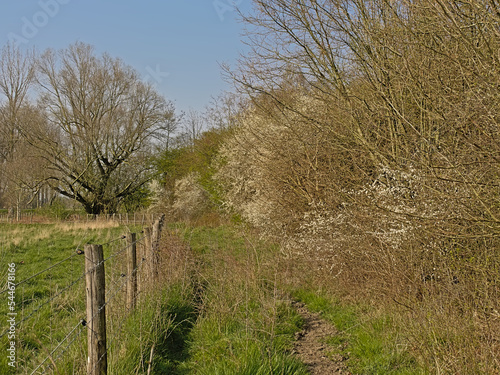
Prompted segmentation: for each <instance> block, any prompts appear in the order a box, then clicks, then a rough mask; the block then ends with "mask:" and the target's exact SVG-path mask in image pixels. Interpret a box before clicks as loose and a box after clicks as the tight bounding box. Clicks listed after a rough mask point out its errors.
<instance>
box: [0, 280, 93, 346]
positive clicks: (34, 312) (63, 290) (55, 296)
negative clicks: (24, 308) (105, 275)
mask: <svg viewBox="0 0 500 375" xmlns="http://www.w3.org/2000/svg"><path fill="white" fill-rule="evenodd" d="M89 272H90V271H89ZM87 273H88V272H86V273H84V274H83V275H82V276H80V277H79V278H78V279H76V280H75V281H73V282H72V283H71V284H69V285H68V286H67V287H65V288H64V289H62V290H61V291H60V292H59V293H57V294H55V295H53V296H52V298H50V299H48V300H47V301H45V302H43V303H41V304H40V305H38V306H37V307H36V308H35V309H34V310H33V312H32V313H31V314H29V315H28V316H26V317H24V318H23V319H22V320H20V321H19V322H17V323H16V324H15V325H14V327H18V326H19V325H21V324H22V323H24V322H25V321H26V320H28V319H29V318H31V317H32V316H33V315H35V314H36V313H37V312H38V311H40V309H41V308H42V307H43V306H45V305H47V304H48V303H50V302H52V301H53V300H54V299H56V298H57V297H59V296H60V295H61V294H63V293H64V292H65V291H66V290H68V289H69V288H71V287H72V286H73V285H75V284H76V283H77V282H79V281H80V280H82V279H83V278H84V277H85V275H86V274H87ZM8 332H9V329H6V330H5V331H4V332H3V333H2V334H1V335H0V338H2V337H4V336H5V335H6V334H7V333H8Z"/></svg>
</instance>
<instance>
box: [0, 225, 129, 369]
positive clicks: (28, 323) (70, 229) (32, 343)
mask: <svg viewBox="0 0 500 375" xmlns="http://www.w3.org/2000/svg"><path fill="white" fill-rule="evenodd" d="M130 229H132V230H134V228H126V227H123V226H119V225H118V224H116V223H113V222H95V223H92V222H90V223H57V224H0V259H1V262H0V264H1V265H2V267H1V271H0V280H1V282H0V285H1V286H2V287H1V290H2V291H3V292H2V294H0V301H1V302H0V316H2V333H0V334H3V337H1V339H0V340H1V343H2V347H7V344H8V343H9V342H10V340H9V339H8V335H6V334H5V330H6V328H7V327H8V326H7V325H6V324H7V321H6V317H7V313H8V312H9V311H8V308H9V305H8V301H9V299H8V296H9V294H8V292H6V291H5V289H6V288H7V277H8V274H7V273H8V267H7V266H8V264H12V263H14V264H15V270H16V272H15V278H16V280H15V282H16V283H20V284H19V285H18V286H17V287H16V289H15V313H16V314H17V315H16V316H15V318H16V323H18V324H19V325H18V326H17V327H16V337H15V342H16V364H17V368H16V369H13V368H12V367H11V366H9V365H8V359H7V356H6V355H2V356H1V357H0V373H2V374H31V373H32V372H34V373H43V371H47V373H52V372H53V373H61V374H70V373H79V371H80V370H82V369H83V368H84V366H85V361H86V336H87V332H86V331H85V329H84V327H83V326H82V325H81V324H80V322H81V320H82V319H84V318H85V298H86V297H85V277H84V264H85V258H84V255H83V254H82V255H79V254H77V250H79V249H80V250H83V248H84V245H85V244H86V243H97V244H104V246H103V247H104V255H105V257H109V256H110V255H111V254H113V253H115V252H117V251H119V250H120V249H121V248H122V247H124V246H125V240H123V239H121V237H122V235H123V234H125V233H126V232H127V231H129V230H130ZM121 259H122V257H112V258H111V259H109V261H107V262H106V264H105V267H106V268H107V269H106V275H107V285H108V288H110V287H113V285H117V286H120V276H121V274H122V272H123V269H124V265H123V264H122V263H123V262H122V261H121ZM44 270H45V271H44ZM119 299H123V298H122V296H121V294H120V293H117V298H116V301H117V302H118V304H119V303H120V301H118V300H119ZM114 309H117V310H120V309H121V308H120V307H119V306H113V305H110V308H109V309H108V311H109V313H108V314H110V315H113V310H114ZM39 365H41V366H40V367H39V368H38V369H37V367H38V366H39ZM35 369H37V370H36V371H35Z"/></svg>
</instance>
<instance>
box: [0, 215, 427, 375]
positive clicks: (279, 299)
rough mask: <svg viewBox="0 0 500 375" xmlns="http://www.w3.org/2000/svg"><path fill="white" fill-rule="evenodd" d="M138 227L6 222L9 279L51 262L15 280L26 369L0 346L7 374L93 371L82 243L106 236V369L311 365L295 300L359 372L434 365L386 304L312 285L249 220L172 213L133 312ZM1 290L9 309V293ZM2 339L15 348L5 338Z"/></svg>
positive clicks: (178, 372)
mask: <svg viewBox="0 0 500 375" xmlns="http://www.w3.org/2000/svg"><path fill="white" fill-rule="evenodd" d="M140 229H141V228H127V227H124V226H119V225H117V224H115V223H95V224H66V223H59V224H36V225H27V224H20V225H17V224H16V225H14V224H11V225H8V224H5V225H4V224H2V225H0V238H1V242H0V250H1V251H0V257H1V259H2V264H3V265H5V267H2V271H1V272H2V273H1V277H2V279H3V280H7V270H8V267H7V264H9V263H15V264H16V282H20V281H22V280H26V279H28V278H30V277H32V276H33V275H36V274H38V273H40V272H41V271H42V270H45V269H47V268H49V267H53V268H50V269H49V270H47V271H45V272H43V273H41V274H39V275H37V276H35V277H33V278H31V279H28V280H27V281H26V282H24V283H22V284H20V285H18V287H17V288H16V296H15V298H16V300H15V301H16V312H17V313H18V315H17V317H16V320H17V321H18V322H19V321H21V320H23V319H26V321H25V322H23V323H21V325H20V326H19V327H18V328H17V332H16V333H17V337H16V340H17V343H16V345H17V352H16V355H17V364H18V368H17V369H15V370H13V369H11V368H9V366H8V362H7V356H6V355H3V357H2V358H0V373H2V374H31V373H36V374H42V373H47V374H61V375H62V374H64V375H66V374H84V373H85V372H86V368H85V366H86V353H87V348H86V340H87V330H86V328H85V327H83V326H82V325H81V324H80V322H81V320H82V319H84V318H85V280H84V278H83V279H80V278H81V277H82V274H83V273H84V258H83V256H81V255H74V254H76V250H77V249H80V248H83V245H84V244H85V243H89V242H91V243H100V244H103V245H104V252H105V258H107V257H110V256H111V257H110V258H109V259H108V260H107V261H106V262H105V267H106V275H107V278H106V291H107V296H106V299H107V300H108V299H109V298H112V300H111V301H110V303H109V305H107V306H106V309H107V310H106V313H107V318H108V319H107V321H108V327H107V336H108V374H111V375H123V374H166V373H168V374H173V375H187V374H206V375H212V374H227V375H230V374H239V375H240V374H247V375H265V374H282V375H306V374H308V373H309V372H308V369H307V368H306V366H305V365H304V364H302V363H301V362H300V361H299V360H298V358H297V357H296V356H295V355H294V342H295V338H296V335H297V333H298V332H299V331H301V330H302V329H303V326H304V321H303V318H302V317H301V316H300V315H299V313H298V312H297V311H296V310H295V309H294V308H293V304H292V300H296V301H301V302H303V303H305V304H306V305H307V306H308V308H309V309H310V310H311V311H316V312H320V313H321V314H322V316H323V317H324V319H326V320H329V321H330V322H332V323H333V324H334V325H335V326H336V327H337V329H338V331H339V334H338V335H336V336H334V337H331V338H328V339H327V340H326V341H325V345H327V347H328V349H327V350H326V351H325V353H326V354H327V355H328V356H331V358H332V359H336V360H338V358H343V361H344V362H345V363H346V364H347V365H348V368H349V370H350V371H351V372H352V373H355V374H393V375H396V374H425V373H427V372H426V371H425V370H424V369H422V368H421V367H419V365H418V364H417V361H416V360H415V358H414V357H412V355H411V351H410V350H409V348H408V346H407V345H406V342H405V340H404V338H398V335H397V328H395V325H394V324H393V322H392V321H391V319H390V318H389V317H388V315H387V314H385V315H384V313H377V312H376V311H374V309H373V308H371V307H369V306H362V305H359V304H356V303H352V304H346V303H343V302H341V301H339V300H336V299H334V298H333V297H332V295H331V294H329V293H328V291H325V290H318V289H317V288H316V287H315V286H314V285H311V284H308V283H307V282H305V281H304V278H305V277H306V276H307V275H306V273H304V274H301V275H297V274H296V272H301V271H300V267H298V266H297V265H296V264H294V263H293V260H291V259H288V258H287V257H286V256H285V255H284V254H283V253H282V252H281V251H280V248H279V246H277V245H274V244H272V243H267V242H264V241H261V240H259V239H258V237H257V236H256V235H255V234H253V233H252V232H251V231H250V230H248V229H245V228H243V227H242V226H241V225H235V224H228V223H226V224H221V225H209V224H207V223H205V224H204V225H188V224H185V223H170V224H169V225H168V228H167V229H166V230H164V232H163V239H162V249H161V272H160V279H159V281H158V283H157V284H155V285H151V284H148V283H147V281H146V280H141V277H140V276H139V291H140V292H139V296H138V303H137V306H136V308H135V309H134V310H133V311H127V309H126V308H125V304H124V292H122V291H121V287H122V284H123V281H122V280H123V277H122V274H123V273H124V272H126V271H125V269H124V266H125V265H124V264H123V263H124V262H123V256H121V253H120V249H122V248H123V247H124V245H125V242H124V240H123V239H121V236H122V235H123V234H124V233H126V232H127V231H135V232H139V231H140ZM138 237H140V234H138ZM138 251H139V254H140V251H141V250H140V247H139V249H138ZM113 254H118V255H116V256H112V255H113ZM139 259H140V256H139ZM60 262H62V263H60ZM59 263H60V264H59ZM139 275H141V273H140V272H139ZM299 279H300V280H302V281H300V282H296V280H299ZM2 290H3V289H2ZM0 301H1V303H0V315H1V316H2V317H5V316H6V314H7V312H8V310H7V309H8V303H7V302H8V299H7V293H3V294H1V295H0ZM4 322H6V320H5V319H4V320H3V323H2V328H3V329H5V328H4V327H5V324H4ZM395 338H396V339H395ZM1 340H2V346H3V347H6V345H7V340H6V337H2V338H1ZM43 361H45V362H43ZM41 363H43V365H42V366H40V367H39V368H38V369H37V366H39V365H40V364H41ZM35 369H37V370H36V371H35V372H33V371H34V370H35Z"/></svg>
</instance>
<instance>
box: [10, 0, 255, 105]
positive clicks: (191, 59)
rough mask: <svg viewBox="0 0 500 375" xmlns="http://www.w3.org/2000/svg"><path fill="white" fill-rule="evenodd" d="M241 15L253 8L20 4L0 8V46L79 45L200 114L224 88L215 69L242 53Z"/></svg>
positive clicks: (206, 0)
mask: <svg viewBox="0 0 500 375" xmlns="http://www.w3.org/2000/svg"><path fill="white" fill-rule="evenodd" d="M231 4H237V5H238V6H239V7H240V8H241V9H242V10H244V11H245V10H248V9H250V7H251V0H142V1H139V0H136V1H134V0H101V1H97V0H22V1H13V0H9V1H1V2H0V46H3V45H5V43H7V41H8V40H9V38H10V39H12V38H14V39H17V40H18V42H19V45H21V46H28V47H35V48H36V49H37V50H38V51H43V50H44V49H46V48H49V47H50V48H55V49H60V48H65V47H67V46H68V45H70V44H72V43H74V42H76V41H80V42H85V43H89V44H92V45H94V46H95V47H96V50H97V52H98V53H102V52H108V53H110V54H111V55H112V56H114V57H120V58H121V59H123V60H124V61H125V63H127V64H129V65H131V66H133V67H134V68H135V69H136V70H137V71H138V72H139V73H140V74H141V76H143V77H144V79H149V80H150V81H151V82H154V83H156V84H157V87H158V90H159V91H160V92H161V93H162V94H163V95H165V97H166V98H167V99H169V100H172V101H173V102H174V104H175V106H176V108H177V110H178V112H180V111H185V110H187V109H189V108H193V109H195V110H202V109H203V108H204V106H206V105H208V104H209V102H210V99H211V97H212V96H216V95H217V94H219V93H220V92H221V91H222V90H224V89H228V88H230V86H229V85H228V84H227V83H225V82H224V81H223V79H222V77H221V71H220V67H219V63H222V62H227V63H229V64H234V63H235V60H236V58H237V57H238V55H239V53H240V52H243V51H244V49H245V47H244V45H243V43H241V40H242V37H241V31H242V28H243V25H242V24H241V23H239V22H238V21H237V19H236V18H237V16H236V12H234V11H233V10H231V8H232V6H231Z"/></svg>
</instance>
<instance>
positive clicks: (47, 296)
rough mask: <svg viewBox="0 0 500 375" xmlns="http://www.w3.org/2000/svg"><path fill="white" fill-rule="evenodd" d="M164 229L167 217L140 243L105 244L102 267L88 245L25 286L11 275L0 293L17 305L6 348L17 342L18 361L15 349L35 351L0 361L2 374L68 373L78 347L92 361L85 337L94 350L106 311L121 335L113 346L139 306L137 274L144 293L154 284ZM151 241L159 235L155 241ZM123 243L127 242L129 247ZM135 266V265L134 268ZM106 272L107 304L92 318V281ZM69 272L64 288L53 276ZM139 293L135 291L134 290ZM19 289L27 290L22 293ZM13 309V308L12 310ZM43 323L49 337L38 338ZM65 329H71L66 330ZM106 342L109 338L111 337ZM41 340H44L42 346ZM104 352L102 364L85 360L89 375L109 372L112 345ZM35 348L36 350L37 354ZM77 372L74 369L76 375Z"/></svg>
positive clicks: (4, 336) (4, 334)
mask: <svg viewBox="0 0 500 375" xmlns="http://www.w3.org/2000/svg"><path fill="white" fill-rule="evenodd" d="M162 225H163V216H162V217H160V218H159V219H158V220H156V221H155V222H154V224H153V228H152V230H151V228H149V227H148V228H147V230H144V231H143V232H141V236H140V237H139V238H138V239H136V238H135V234H133V235H132V234H129V235H127V236H120V237H117V238H114V239H111V240H108V241H104V242H103V244H100V245H98V246H99V247H100V248H101V251H103V250H102V248H103V245H104V246H106V254H107V256H106V257H104V256H102V260H101V261H99V262H93V261H92V262H89V256H90V255H89V254H88V252H89V251H90V250H91V249H92V246H96V245H86V246H85V248H84V249H83V250H82V249H80V248H79V247H77V248H76V249H75V248H73V250H71V251H72V254H71V255H69V256H67V257H65V258H64V259H62V260H60V261H57V262H55V263H54V264H51V265H49V266H47V267H46V268H44V269H42V270H39V271H37V272H35V273H33V274H32V275H30V276H28V277H25V278H24V279H22V280H21V281H17V282H14V281H10V279H9V277H10V276H8V282H7V285H6V286H5V287H4V288H2V290H0V296H5V297H7V299H8V300H9V301H12V304H10V303H9V309H8V311H7V313H6V314H7V316H8V317H10V320H9V319H7V326H6V327H2V329H1V331H0V340H7V345H9V343H10V342H11V341H9V340H14V343H15V349H14V355H13V356H14V357H16V355H15V354H16V353H15V351H16V350H17V351H19V350H21V349H23V350H24V352H26V353H27V352H28V351H29V349H30V346H31V347H32V348H31V349H32V350H31V352H32V354H31V355H30V356H29V358H28V357H27V358H22V359H21V358H19V357H17V358H15V360H13V361H12V362H8V363H6V364H2V363H1V362H0V368H1V366H3V365H5V366H6V367H5V368H4V370H7V372H2V371H1V370H0V372H1V373H6V374H10V373H15V374H18V373H23V374H30V375H34V374H37V375H38V374H46V373H66V372H65V371H61V369H60V366H66V365H65V364H61V363H62V362H64V360H65V359H66V356H67V355H68V352H69V351H70V350H71V348H74V347H75V350H74V352H76V353H79V354H80V355H84V358H85V359H86V358H87V356H88V358H91V353H86V350H85V340H84V335H82V333H83V332H84V331H87V336H88V339H87V347H88V351H90V350H91V348H90V341H91V339H90V338H91V337H93V333H94V332H90V333H89V331H90V330H91V329H92V328H91V327H93V326H94V323H95V322H94V321H95V320H96V319H101V318H102V316H101V315H103V314H102V313H103V312H104V311H105V310H106V309H111V310H112V314H109V316H108V320H109V319H112V320H113V326H114V327H118V329H117V330H112V331H110V332H108V335H107V339H108V340H109V343H112V342H114V341H115V340H116V338H117V336H118V335H120V333H121V328H122V326H123V324H124V322H125V321H126V319H127V315H128V313H129V312H130V311H131V310H132V309H133V307H134V306H135V303H136V300H137V296H138V292H139V291H138V290H137V276H138V274H142V275H143V277H142V280H143V282H142V285H141V288H142V289H144V290H145V289H147V287H148V286H147V283H148V282H154V281H155V280H154V278H155V271H156V270H155V267H157V262H155V261H154V260H155V258H157V252H158V248H157V246H158V243H159V238H160V235H161V229H162ZM155 228H156V229H155ZM152 236H156V238H153V237H152ZM123 241H126V244H124V243H123ZM88 246H90V247H88ZM138 247H139V248H140V257H139V259H140V261H139V262H137V259H130V257H131V256H132V257H134V258H136V257H137V248H138ZM132 250H133V251H132ZM84 263H85V264H84ZM89 264H90V266H89ZM130 264H133V265H134V266H133V267H131V266H130ZM101 268H102V270H103V272H104V269H105V275H104V276H103V278H104V279H105V280H106V283H105V284H106V288H105V290H103V293H104V295H105V301H104V303H103V304H101V305H99V306H98V308H97V310H95V312H94V313H93V314H92V315H89V307H88V305H89V288H90V287H89V279H90V278H91V276H92V275H94V273H96V272H98V270H99V269H101ZM64 271H66V272H69V273H70V274H71V275H74V277H73V278H71V280H70V281H67V282H66V283H65V284H64V285H60V284H59V283H58V280H57V278H56V277H55V276H53V275H55V273H56V272H64ZM9 275H10V274H9ZM83 280H85V282H84V281H83ZM132 281H135V287H134V286H133V285H134V284H133V283H131V282H132ZM39 284H44V286H43V287H41V288H40V290H42V292H40V290H38V289H37V285H39ZM103 286H104V283H103ZM134 288H135V290H133V289H134ZM19 289H22V290H21V292H19ZM47 289H52V290H48V291H47V293H44V292H43V290H47ZM150 289H151V288H150ZM125 292H126V293H125ZM141 292H142V291H141ZM85 294H86V295H87V298H86V303H85V304H84V303H83V301H82V299H83V297H84V296H85ZM130 296H131V297H130ZM130 298H132V303H131V302H130V301H129V299H130ZM10 306H12V307H14V308H10ZM85 310H87V311H85ZM105 319H106V317H105ZM41 321H46V322H47V323H48V324H47V325H46V327H45V328H46V329H45V332H38V335H35V334H34V333H33V330H34V329H35V330H36V329H40V326H41V325H42V326H43V324H40V322H41ZM35 327H37V328H35ZM63 327H68V328H66V329H64V328H63ZM104 327H106V322H104ZM37 336H39V337H37ZM104 337H105V338H106V332H105V336H104ZM42 340H44V341H43V342H42ZM37 344H38V345H37ZM104 347H105V348H107V349H106V350H105V352H104V353H103V354H100V356H99V357H98V359H97V360H94V361H93V362H92V361H89V362H88V363H87V364H86V362H87V361H81V360H80V362H79V364H78V366H80V367H81V366H84V364H86V365H87V366H88V369H87V373H94V372H95V373H98V374H102V373H105V372H103V371H102V369H100V366H101V364H102V362H103V360H104V359H105V357H106V356H107V353H108V351H109V350H110V348H111V345H106V343H105V344H104ZM34 348H36V350H33V349H34ZM43 353H45V354H43ZM17 354H19V353H17ZM7 361H8V360H7ZM9 366H10V367H13V368H10V367H9ZM14 368H15V369H14ZM80 370H82V369H80ZM94 370H95V371H94ZM14 371H16V372H14ZM75 372H76V371H75V369H73V370H72V373H75Z"/></svg>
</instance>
